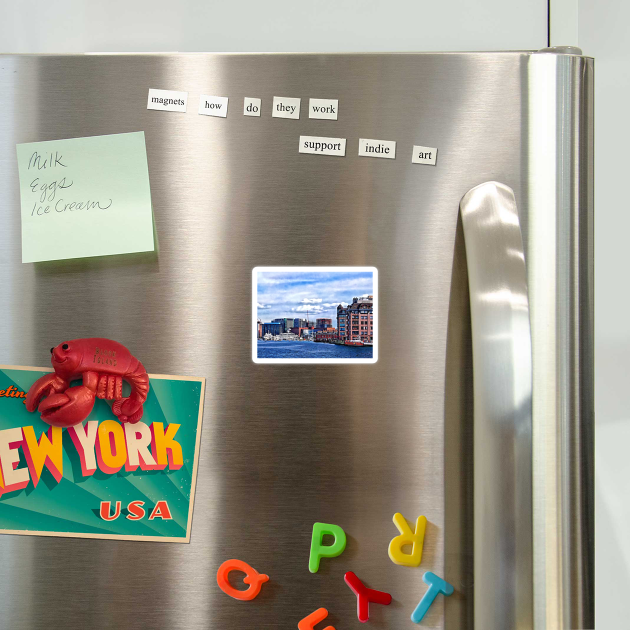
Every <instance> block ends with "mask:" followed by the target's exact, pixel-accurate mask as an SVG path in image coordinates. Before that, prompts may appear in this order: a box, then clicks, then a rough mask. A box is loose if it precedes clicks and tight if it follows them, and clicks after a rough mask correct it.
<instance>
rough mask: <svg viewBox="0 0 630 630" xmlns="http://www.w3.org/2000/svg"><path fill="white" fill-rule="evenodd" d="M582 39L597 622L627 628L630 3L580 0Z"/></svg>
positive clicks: (629, 543)
mask: <svg viewBox="0 0 630 630" xmlns="http://www.w3.org/2000/svg"><path fill="white" fill-rule="evenodd" d="M578 33H579V35H578V42H579V46H580V47H581V48H582V50H583V51H584V53H585V54H587V55H592V56H593V57H595V427H596V428H595V489H596V490H595V528H596V529H595V602H596V610H595V616H596V617H595V618H596V627H597V628H602V629H603V628H622V627H629V626H630V621H628V618H629V617H630V604H629V598H628V594H629V593H630V292H629V291H628V282H627V280H626V274H627V273H628V262H627V260H628V258H627V257H628V251H629V249H630V247H629V242H628V234H630V208H629V203H628V195H627V194H626V193H624V189H623V186H624V185H625V183H626V182H627V181H628V173H629V171H630V162H629V160H628V156H627V152H626V148H627V147H628V146H629V145H630V113H629V111H628V103H630V47H629V45H628V43H627V42H628V36H629V35H630V2H628V1H627V0H579V16H578Z"/></svg>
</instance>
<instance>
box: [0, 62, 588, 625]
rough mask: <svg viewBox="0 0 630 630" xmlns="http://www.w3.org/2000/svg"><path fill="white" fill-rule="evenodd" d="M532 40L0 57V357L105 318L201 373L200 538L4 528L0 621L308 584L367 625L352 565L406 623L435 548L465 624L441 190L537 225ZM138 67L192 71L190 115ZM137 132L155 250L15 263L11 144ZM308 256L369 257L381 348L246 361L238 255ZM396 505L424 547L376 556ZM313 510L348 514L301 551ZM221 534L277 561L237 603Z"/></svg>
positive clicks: (211, 614) (270, 608)
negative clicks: (311, 552)
mask: <svg viewBox="0 0 630 630" xmlns="http://www.w3.org/2000/svg"><path fill="white" fill-rule="evenodd" d="M548 57H558V56H556V55H548ZM540 58H541V59H542V58H543V55H540ZM530 59H531V55H529V54H526V53H492V54H476V53H475V54H422V55H197V54H191V55H129V56H109V55H103V56H101V55H89V56H45V57H29V56H3V57H0V184H1V187H0V191H1V192H0V226H1V227H0V290H1V291H2V301H1V302H0V305H1V307H2V308H1V312H0V362H2V363H9V364H10V363H13V364H23V365H42V364H45V363H46V361H47V354H46V353H47V349H48V348H50V346H51V345H52V344H53V343H55V342H56V341H55V340H59V339H63V338H68V337H80V336H106V337H113V338H116V339H117V340H119V341H120V342H122V343H124V344H125V345H127V346H128V347H129V348H130V349H131V350H132V352H133V353H134V355H135V356H138V357H140V358H141V359H142V361H143V364H144V365H145V366H146V367H147V370H148V371H149V372H154V373H164V374H184V375H185V374H188V375H200V376H205V377H206V378H207V394H206V404H205V411H204V424H203V426H204V430H203V435H202V443H201V455H200V462H199V473H198V484H197V492H196V500H195V511H194V517H193V525H192V539H191V543H190V544H189V545H165V544H158V543H131V542H113V541H92V540H90V541H83V540H62V539H36V538H28V537H14V536H0V556H1V557H2V562H1V563H0V601H1V602H2V607H3V614H2V616H1V617H0V625H3V626H5V627H7V628H44V627H45V628H62V627H63V628H85V627H92V628H113V627H125V628H147V627H150V628H169V629H173V628H204V629H207V628H212V629H216V630H225V629H232V628H233V629H239V630H240V629H241V628H244V627H250V626H252V625H253V626H255V627H256V628H259V629H261V630H264V629H267V628H278V627H286V628H289V627H295V626H296V625H297V622H298V621H299V620H300V619H301V618H302V617H304V616H305V615H306V614H308V613H309V612H311V611H313V610H314V609H315V608H318V607H320V606H322V605H323V606H326V607H327V608H328V609H329V610H330V611H331V617H330V621H331V623H332V625H335V626H336V627H338V628H341V627H350V626H351V625H352V624H356V625H357V626H358V621H357V620H356V601H355V598H354V596H352V593H351V592H350V591H349V590H348V589H347V587H346V586H345V585H344V584H343V578H342V576H343V573H344V572H345V571H346V570H353V571H355V572H356V573H357V575H358V576H359V577H360V578H362V579H364V580H365V581H366V582H367V583H368V584H369V585H370V586H372V587H375V588H383V589H385V590H388V591H389V592H391V593H392V594H393V596H394V602H393V603H392V605H391V606H389V607H387V608H385V607H373V608H374V610H373V612H372V617H371V619H370V623H371V624H372V625H373V626H374V627H376V628H399V627H404V625H408V624H409V623H410V621H409V615H410V613H411V610H412V609H413V607H414V606H415V604H417V602H418V601H419V599H420V597H421V596H422V594H423V593H424V590H425V585H424V584H423V582H422V578H421V576H422V573H423V571H424V570H432V571H434V572H435V573H437V574H438V575H443V576H444V577H445V578H446V579H447V580H449V581H450V582H451V583H452V584H453V585H454V586H455V589H456V591H455V594H454V595H453V596H452V597H451V598H449V600H448V602H447V605H446V606H445V602H444V601H443V598H438V600H436V602H435V604H434V605H433V607H432V609H431V611H430V613H429V615H428V616H427V618H426V619H425V620H424V622H425V623H424V627H429V628H443V627H447V628H466V627H471V623H472V593H473V575H472V556H473V548H472V538H471V532H472V499H471V495H472V484H471V481H472V473H471V470H472V468H471V466H472V462H471V453H472V432H471V430H470V427H471V425H472V404H471V403H472V396H471V395H470V390H469V383H470V372H471V355H470V332H469V323H468V317H469V310H468V304H467V301H468V300H467V298H468V293H467V287H466V283H465V282H463V281H462V273H463V272H462V266H461V260H462V254H463V249H462V244H461V239H456V235H457V234H459V233H460V232H458V230H457V226H458V212H459V211H458V207H459V201H460V199H461V197H462V196H463V195H464V194H465V192H466V191H468V190H469V189H471V188H472V187H474V186H476V185H477V184H479V183H481V182H483V181H488V180H498V181H501V182H505V183H506V184H507V185H509V186H510V187H511V188H512V189H513V190H514V193H515V196H516V199H517V204H518V207H519V212H520V213H521V219H522V224H523V228H524V239H525V246H526V249H527V248H529V247H532V246H533V245H532V243H531V242H530V241H528V221H529V213H530V212H531V201H530V199H531V191H530V189H529V187H530V186H531V182H530V180H529V173H530V170H531V155H530V153H529V151H530V149H531V147H530V144H529V134H530V131H531V129H530V126H531V125H530V123H529V122H528V118H527V116H528V108H529V107H530V104H529V100H528V99H529V96H530V90H531V88H530V85H529V76H528V72H529V71H530V70H529V65H528V64H529V60H530ZM554 63H556V62H554ZM576 63H579V64H581V67H582V68H584V69H585V72H587V71H590V70H589V68H590V65H589V62H588V61H587V60H584V59H580V58H577V61H576ZM149 87H155V88H166V89H176V90H187V91H188V92H189V111H188V113H187V114H179V113H166V112H156V111H147V110H146V95H147V91H148V89H149ZM200 94H217V95H224V96H228V97H229V98H230V109H229V112H230V113H229V116H228V117H227V118H226V119H220V118H211V117H206V116H199V115H197V113H196V107H197V100H198V98H199V95H200ZM274 95H281V96H297V97H301V98H302V99H303V101H302V108H303V111H305V110H306V99H307V98H309V97H311V96H312V97H321V98H338V99H339V120H338V121H336V122H333V121H324V120H309V119H308V118H307V117H306V114H305V113H303V114H302V118H301V119H300V120H299V121H296V120H281V119H274V118H271V115H270V109H269V108H270V104H271V100H272V98H273V96H274ZM244 96H254V97H259V98H262V99H263V109H262V117H260V118H250V117H243V116H242V115H241V110H240V108H241V104H242V98H243V97H244ZM137 130H144V131H145V134H146V140H147V152H148V159H149V172H150V179H151V189H152V199H153V207H154V214H155V227H156V233H157V239H158V251H157V253H155V254H140V255H133V256H117V257H108V258H101V259H86V260H75V261H66V262H52V263H38V264H33V265H30V264H29V265H22V264H21V263H20V219H19V190H18V178H17V171H16V163H15V144H16V143H18V142H29V141H36V140H48V139H55V138H67V137H76V136H86V135H98V134H108V133H120V132H125V131H137ZM300 135H313V136H335V137H345V138H347V139H348V144H347V156H346V157H345V158H326V157H323V156H311V155H299V154H298V151H297V144H298V137H299V136H300ZM359 137H366V138H382V139H386V140H396V141H397V142H398V146H397V159H396V160H374V159H365V158H359V157H358V156H357V141H358V138H359ZM413 144H421V145H424V146H434V147H438V148H439V154H438V162H437V166H436V167H428V166H418V165H412V164H411V147H412V145H413ZM580 221H581V219H580ZM580 229H583V230H586V231H588V226H584V225H583V224H582V223H581V222H580ZM533 238H534V236H533V235H532V239H533ZM536 238H538V235H536ZM549 246H550V247H553V246H552V245H549ZM553 251H554V252H556V249H555V248H554V249H553ZM563 255H564V254H563ZM571 255H573V254H571ZM319 264H322V265H374V266H375V267H377V268H378V270H379V285H380V294H379V304H380V306H379V317H380V321H379V335H380V348H379V361H378V362H377V363H376V364H375V365H372V366H356V365H353V366H339V365H335V366H330V367H329V366H273V365H255V364H253V363H252V361H251V358H250V356H251V352H250V345H249V343H250V341H249V330H250V322H249V313H250V295H251V286H250V277H251V269H252V267H254V266H256V265H319ZM586 266H587V267H588V262H587V263H586ZM464 273H465V272H464ZM528 273H529V270H528ZM585 334H586V333H585ZM535 343H536V340H535V338H534V344H535ZM585 343H586V342H585ZM572 365H573V367H574V368H575V369H578V367H579V366H575V365H574V364H572ZM534 374H536V367H534ZM586 386H588V382H587V383H586ZM0 509H1V502H0ZM396 511H400V512H402V513H403V514H405V515H406V516H407V517H408V518H411V519H413V518H415V517H416V516H417V515H419V514H421V513H422V514H424V515H426V517H427V518H428V520H429V525H428V528H427V534H426V541H425V550H424V555H423V563H422V567H421V568H420V569H418V570H411V569H406V568H403V567H397V566H395V565H393V564H392V563H391V562H390V561H389V559H388V557H387V545H388V543H389V540H390V539H391V538H392V537H393V536H394V535H395V534H396V531H395V529H394V526H393V524H392V523H391V518H392V515H393V514H394V512H396ZM316 520H319V521H324V522H333V523H338V524H339V525H341V526H342V527H344V529H345V530H346V532H347V533H348V547H347V550H346V552H345V553H344V556H342V558H341V559H339V560H338V561H334V562H333V561H331V562H328V563H323V566H322V569H321V570H320V572H319V573H318V574H316V575H311V574H310V573H309V572H308V569H307V562H308V548H309V540H310V530H311V525H312V523H313V522H314V521H316ZM232 556H236V557H239V558H241V559H244V560H246V561H248V562H250V563H251V564H252V566H254V567H256V568H257V569H259V570H260V571H264V572H265V573H267V574H268V575H269V576H270V578H271V582H270V583H269V585H268V587H266V588H265V589H263V592H262V594H261V596H259V597H258V598H257V599H256V600H255V601H254V602H251V603H249V604H247V605H243V604H242V603H241V602H235V601H234V600H231V599H230V598H228V597H226V596H225V595H224V594H223V593H222V592H220V591H219V589H218V588H217V587H216V582H215V575H216V570H217V568H218V566H219V564H220V563H221V562H222V561H223V560H225V559H227V558H228V557H232Z"/></svg>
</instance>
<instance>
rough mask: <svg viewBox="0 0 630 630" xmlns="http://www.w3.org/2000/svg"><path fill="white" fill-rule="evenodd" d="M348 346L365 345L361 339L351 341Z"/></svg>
mask: <svg viewBox="0 0 630 630" xmlns="http://www.w3.org/2000/svg"><path fill="white" fill-rule="evenodd" d="M345 345H346V346H363V345H365V344H364V343H363V342H362V341H361V340H360V339H352V340H350V341H346V343H345Z"/></svg>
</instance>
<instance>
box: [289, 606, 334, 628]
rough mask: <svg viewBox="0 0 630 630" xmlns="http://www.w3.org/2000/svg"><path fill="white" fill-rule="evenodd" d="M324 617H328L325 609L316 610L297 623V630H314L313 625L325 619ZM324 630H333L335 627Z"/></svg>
mask: <svg viewBox="0 0 630 630" xmlns="http://www.w3.org/2000/svg"><path fill="white" fill-rule="evenodd" d="M326 617H328V611H327V610H326V609H325V608H318V609H317V610H316V611H315V612H312V613H311V614H310V615H309V616H308V617H304V619H302V621H300V623H298V630H314V628H315V625H316V624H318V623H319V622H320V621H323V620H324V619H326ZM324 630H335V627H334V626H326V627H325V628H324Z"/></svg>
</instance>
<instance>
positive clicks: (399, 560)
mask: <svg viewBox="0 0 630 630" xmlns="http://www.w3.org/2000/svg"><path fill="white" fill-rule="evenodd" d="M394 524H395V525H396V527H397V528H398V531H399V532H400V536H396V538H394V539H393V540H392V541H391V542H390V543H389V549H388V553H389V557H390V559H391V561H392V562H393V563H394V564H402V565H405V566H407V567H417V566H418V565H419V564H420V562H421V561H422V546H423V544H424V532H425V530H426V528H427V519H426V517H425V516H419V517H418V520H417V521H416V531H415V533H414V532H412V531H411V528H410V527H409V525H408V524H407V521H406V520H405V517H404V516H403V515H402V514H400V513H399V512H396V514H394ZM405 545H412V548H411V553H404V552H403V547H404V546H405Z"/></svg>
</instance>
